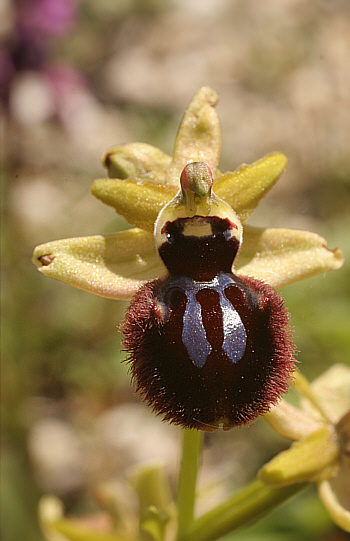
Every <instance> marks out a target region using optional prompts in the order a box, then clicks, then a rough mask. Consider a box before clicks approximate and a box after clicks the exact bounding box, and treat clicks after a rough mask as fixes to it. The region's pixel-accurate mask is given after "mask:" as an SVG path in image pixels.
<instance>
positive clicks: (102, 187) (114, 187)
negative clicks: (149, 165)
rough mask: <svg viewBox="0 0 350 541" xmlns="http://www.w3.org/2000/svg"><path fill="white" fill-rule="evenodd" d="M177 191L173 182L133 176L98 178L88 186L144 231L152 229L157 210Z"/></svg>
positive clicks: (98, 196)
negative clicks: (160, 182) (169, 184)
mask: <svg viewBox="0 0 350 541" xmlns="http://www.w3.org/2000/svg"><path fill="white" fill-rule="evenodd" d="M178 185H179V182H178ZM177 191H178V190H177V189H176V188H174V187H173V186H165V185H163V184H155V183H154V182H137V181H136V180H133V179H127V180H118V179H99V180H95V182H94V183H93V185H92V187H91V193H92V194H93V195H94V196H95V197H97V199H100V201H102V202H103V203H106V205H109V206H110V207H113V208H114V209H115V210H116V211H117V213H118V214H120V215H121V216H124V218H125V219H126V221H127V222H129V223H130V224H131V225H133V226H135V227H140V228H141V229H145V230H146V231H153V228H154V222H155V221H156V218H157V216H158V214H159V212H160V211H161V209H162V208H163V207H164V206H165V205H167V204H168V203H169V201H171V199H173V197H174V196H175V194H176V192H177Z"/></svg>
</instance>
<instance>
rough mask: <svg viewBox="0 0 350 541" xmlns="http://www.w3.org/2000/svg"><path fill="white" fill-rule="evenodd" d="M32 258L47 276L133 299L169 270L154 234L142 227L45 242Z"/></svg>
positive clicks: (94, 291) (108, 296)
mask: <svg viewBox="0 0 350 541" xmlns="http://www.w3.org/2000/svg"><path fill="white" fill-rule="evenodd" d="M33 262H34V264H35V265H36V266H37V267H38V270H39V271H40V272H42V273H43V274H44V275H45V276H50V277H51V278H56V279H57V280H60V281H62V282H65V283H67V284H71V285H73V286H75V287H78V288H79V289H83V290H85V291H89V292H90V293H94V294H95V295H99V296H101V297H107V298H110V299H130V298H132V297H133V295H134V294H135V292H136V291H137V289H138V288H139V287H140V286H141V285H142V284H143V283H144V282H145V281H146V280H151V279H154V278H156V277H158V276H161V275H165V274H166V269H165V267H164V266H163V263H162V262H161V260H160V258H159V257H158V254H157V252H156V249H155V245H154V238H153V235H152V234H151V233H148V232H146V231H142V230H140V229H129V230H128V231H121V232H119V233H115V234H113V235H105V236H102V235H97V236H94V237H78V238H71V239H63V240H57V241H54V242H49V243H47V244H42V245H41V246H37V248H36V249H35V251H34V255H33Z"/></svg>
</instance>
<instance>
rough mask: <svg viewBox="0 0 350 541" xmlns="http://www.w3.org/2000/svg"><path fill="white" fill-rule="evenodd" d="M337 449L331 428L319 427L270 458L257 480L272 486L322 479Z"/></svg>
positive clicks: (325, 475)
mask: <svg viewBox="0 0 350 541" xmlns="http://www.w3.org/2000/svg"><path fill="white" fill-rule="evenodd" d="M339 452H340V450H339V444H338V442H337V438H336V436H335V433H334V431H333V430H332V429H331V427H324V428H320V429H319V430H317V431H316V432H314V433H313V434H311V435H310V436H308V437H307V438H305V439H304V440H301V441H298V442H296V443H293V444H292V445H291V447H290V448H289V449H288V450H287V451H282V453H280V454H279V455H277V456H276V457H275V458H273V459H272V460H271V461H270V462H269V463H268V464H266V465H265V466H264V467H263V468H262V469H261V470H260V472H259V479H260V480H261V481H262V482H263V483H265V484H266V485H269V486H274V487H276V486H284V485H289V484H294V483H303V482H305V481H308V482H313V481H315V480H317V479H325V478H326V477H328V476H329V475H330V473H331V472H332V473H333V471H334V467H335V466H336V464H337V461H338V459H339Z"/></svg>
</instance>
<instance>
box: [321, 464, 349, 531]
mask: <svg viewBox="0 0 350 541" xmlns="http://www.w3.org/2000/svg"><path fill="white" fill-rule="evenodd" d="M345 473H346V475H344V471H343V470H342V469H341V470H340V471H339V474H338V475H337V476H336V477H334V478H333V479H327V480H325V481H321V482H320V483H318V494H319V496H320V498H321V500H322V502H323V504H324V506H325V507H326V509H327V511H328V513H329V514H330V516H331V518H332V520H333V521H334V522H335V524H337V525H338V526H339V527H340V528H342V529H343V530H345V531H346V532H350V491H349V486H350V475H349V470H347V472H345Z"/></svg>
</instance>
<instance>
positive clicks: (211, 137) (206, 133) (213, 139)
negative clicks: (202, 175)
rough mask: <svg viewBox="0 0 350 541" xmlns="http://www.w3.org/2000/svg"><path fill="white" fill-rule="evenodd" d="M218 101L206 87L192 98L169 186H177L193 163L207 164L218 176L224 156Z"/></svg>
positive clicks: (181, 132) (179, 131) (182, 126)
mask: <svg viewBox="0 0 350 541" xmlns="http://www.w3.org/2000/svg"><path fill="white" fill-rule="evenodd" d="M217 101H218V95H217V93H216V92H215V91H214V90H212V89H211V88H209V87H206V86H204V87H202V88H200V89H199V90H198V92H197V93H196V94H195V96H194V97H193V99H192V101H191V103H190V104H189V106H188V109H187V110H186V111H185V114H184V116H183V119H182V122H181V124H180V128H179V130H178V132H177V136H176V139H175V145H174V152H173V161H172V164H171V166H170V168H169V169H168V174H167V181H168V183H169V184H173V185H176V184H178V182H179V178H180V175H181V172H182V170H183V168H184V167H185V165H187V164H188V163H190V162H205V163H206V164H207V165H208V166H209V168H210V169H211V171H212V172H213V174H214V175H215V172H216V170H217V167H218V163H219V159H220V153H221V129H220V121H219V117H218V115H217V112H216V111H215V109H214V107H215V105H216V104H217Z"/></svg>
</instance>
